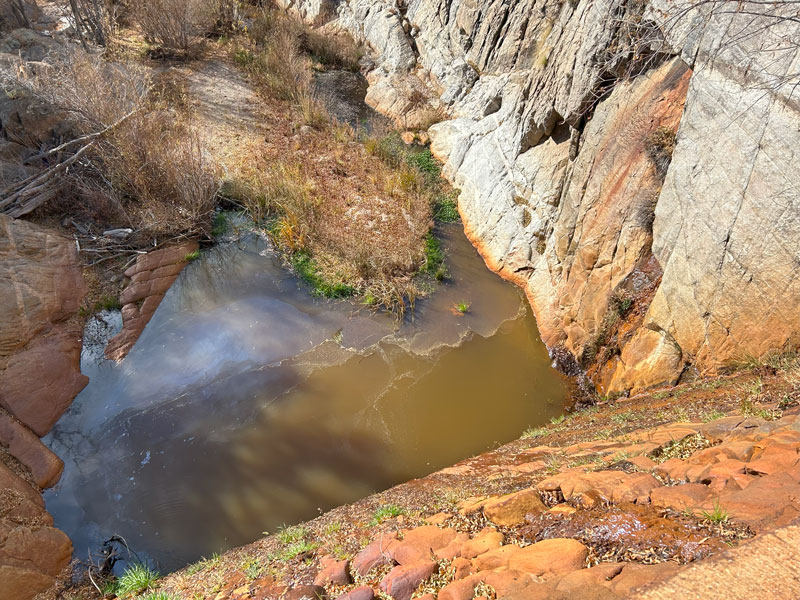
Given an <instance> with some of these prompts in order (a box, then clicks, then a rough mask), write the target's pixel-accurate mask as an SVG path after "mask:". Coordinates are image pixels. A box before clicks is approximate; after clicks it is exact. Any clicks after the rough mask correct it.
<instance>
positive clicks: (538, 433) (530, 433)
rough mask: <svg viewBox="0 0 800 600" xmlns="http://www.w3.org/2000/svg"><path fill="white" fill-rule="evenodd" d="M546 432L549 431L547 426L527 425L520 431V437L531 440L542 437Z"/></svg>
mask: <svg viewBox="0 0 800 600" xmlns="http://www.w3.org/2000/svg"><path fill="white" fill-rule="evenodd" d="M548 433H550V430H549V429H548V428H547V427H528V428H527V429H526V430H525V431H523V432H522V435H521V436H520V439H523V440H532V439H536V438H540V437H544V436H546V435H547V434H548Z"/></svg>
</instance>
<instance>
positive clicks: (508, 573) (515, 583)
mask: <svg viewBox="0 0 800 600" xmlns="http://www.w3.org/2000/svg"><path fill="white" fill-rule="evenodd" d="M483 581H485V582H486V584H487V585H490V586H491V587H492V588H494V590H495V591H496V592H497V597H498V598H503V597H506V596H509V595H511V594H519V593H522V592H524V591H527V590H531V589H532V588H539V587H541V584H540V583H539V578H538V577H535V576H532V575H531V574H530V573H527V572H524V571H519V570H514V569H506V570H503V571H491V572H489V573H486V574H485V575H484V577H483Z"/></svg>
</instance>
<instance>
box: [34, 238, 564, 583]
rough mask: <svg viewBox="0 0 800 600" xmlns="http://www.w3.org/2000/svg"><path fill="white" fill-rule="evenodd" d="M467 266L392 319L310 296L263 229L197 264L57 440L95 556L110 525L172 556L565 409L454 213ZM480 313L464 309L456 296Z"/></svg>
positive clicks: (63, 495) (175, 560)
mask: <svg viewBox="0 0 800 600" xmlns="http://www.w3.org/2000/svg"><path fill="white" fill-rule="evenodd" d="M445 245H446V247H447V248H448V253H449V254H448V257H449V259H448V264H449V269H450V272H451V274H452V276H453V277H452V280H451V281H450V282H448V283H447V284H446V285H443V286H440V288H439V289H438V290H437V292H436V293H435V294H434V295H433V296H432V297H431V298H429V299H427V300H424V301H420V302H418V303H417V307H416V310H415V312H414V316H413V319H407V321H406V322H405V323H404V324H403V325H402V327H400V329H399V330H398V331H394V327H393V323H392V319H391V317H389V316H388V315H385V314H373V313H371V312H370V311H368V310H366V309H363V308H360V307H357V306H355V305H353V304H351V303H348V302H328V301H322V300H314V299H312V298H310V296H309V295H308V293H307V292H306V291H305V290H304V289H302V288H301V287H300V286H299V284H298V283H297V281H296V280H295V279H294V278H293V277H291V276H290V275H289V274H287V272H286V271H285V270H284V269H282V268H281V266H280V264H279V263H278V261H277V260H276V259H275V258H274V257H273V256H272V255H271V254H270V253H269V251H268V249H267V248H265V246H264V244H263V242H261V241H257V240H256V239H255V238H253V239H251V240H250V241H249V242H247V243H243V244H242V245H241V247H237V246H235V245H229V246H225V247H217V248H216V249H214V250H213V251H210V252H208V253H206V254H204V256H203V258H202V259H200V260H198V261H195V262H194V263H192V264H191V265H190V266H189V267H187V269H185V270H184V272H183V274H182V275H181V277H180V278H179V280H178V282H177V283H176V284H175V285H174V286H173V288H172V289H171V290H170V291H169V293H168V294H167V296H166V298H165V299H164V302H163V303H162V305H161V306H160V307H159V309H158V311H157V313H156V315H155V316H154V318H153V320H152V321H151V322H150V324H149V325H148V327H147V329H146V330H145V332H144V333H143V335H142V336H141V338H140V340H139V342H138V343H137V344H136V346H135V347H134V349H133V351H132V352H131V353H130V355H129V356H128V357H127V358H126V359H125V360H124V361H123V362H122V363H120V364H119V365H111V364H108V363H105V364H101V365H97V364H92V363H89V364H86V365H85V366H84V371H85V372H86V374H87V375H89V376H90V378H91V382H90V384H89V386H88V387H87V388H86V389H85V390H84V391H83V393H81V395H80V396H79V397H78V398H77V399H76V401H75V403H74V404H73V406H72V408H71V409H70V410H69V412H68V413H67V414H66V415H65V416H64V417H63V418H62V419H61V421H60V422H59V423H58V425H57V426H56V427H55V428H54V430H53V432H52V433H51V435H50V436H48V438H47V440H46V441H47V442H48V444H49V445H50V446H51V447H52V448H53V449H54V450H55V451H56V453H58V454H59V456H61V457H62V458H63V459H64V461H65V463H66V467H65V472H64V477H63V479H62V482H61V483H60V484H59V485H58V486H57V487H56V489H55V490H52V491H50V492H48V493H47V495H46V497H47V502H48V508H50V510H51V511H52V513H53V514H54V516H55V518H56V524H57V525H58V526H59V527H61V528H63V529H64V530H65V531H66V532H67V533H68V534H69V535H70V536H71V537H72V539H73V541H74V542H75V545H76V552H77V553H78V554H79V555H83V554H85V552H86V549H87V546H94V545H96V543H97V542H98V541H100V540H102V539H105V538H107V537H109V536H110V535H112V534H114V533H118V534H121V535H123V536H125V537H126V538H128V539H129V541H130V543H131V544H132V546H133V547H134V548H136V549H137V550H142V551H144V552H145V553H147V554H149V555H151V556H153V557H154V558H156V559H157V560H158V561H160V562H161V564H162V566H163V567H164V568H170V569H171V568H175V567H178V566H181V565H182V564H184V563H185V562H187V561H190V560H194V559H196V558H197V557H198V556H200V555H202V554H205V555H209V554H210V553H212V552H214V551H218V550H222V549H225V548H228V547H231V546H234V545H238V544H242V543H246V542H248V541H251V540H253V539H255V538H256V537H258V536H259V534H260V533H261V531H264V530H268V529H274V528H275V527H277V526H279V525H280V524H282V523H292V522H296V521H298V520H302V519H307V518H310V517H313V516H315V515H316V514H317V512H318V509H323V510H324V509H328V508H331V507H333V506H337V505H339V504H342V503H345V502H349V501H353V500H355V499H357V498H359V497H363V496H365V495H367V494H369V493H371V492H373V491H377V490H380V489H384V488H386V487H389V486H391V485H393V484H395V483H397V482H399V481H403V480H406V479H408V478H411V477H414V476H419V475H423V474H425V473H428V472H430V471H432V470H435V469H436V468H439V467H443V466H446V465H448V464H451V463H453V462H454V461H457V460H459V459H460V458H464V457H466V456H469V455H472V454H474V453H476V452H479V451H481V450H484V449H486V448H488V447H491V446H493V445H495V444H496V443H500V442H503V441H507V440H509V439H512V438H514V437H516V436H517V435H519V433H520V432H521V431H522V430H524V429H525V427H527V426H528V425H532V424H538V423H542V422H544V421H545V420H546V419H547V418H549V417H550V416H552V415H554V414H557V413H558V412H560V410H561V401H562V399H563V397H564V391H563V387H562V381H561V379H560V377H559V376H558V375H557V374H555V373H554V372H553V371H552V370H551V369H550V367H549V360H548V358H547V354H546V351H545V349H544V347H543V345H542V344H541V342H540V341H539V338H538V334H537V332H536V327H535V323H534V321H533V318H532V316H531V315H530V314H529V312H528V311H527V310H526V309H525V308H524V305H523V302H522V300H521V296H520V294H519V293H518V291H517V290H516V289H514V288H513V287H512V286H510V285H509V284H506V283H504V282H502V281H501V280H500V279H499V278H497V277H496V276H494V275H493V274H491V273H490V272H489V271H488V270H487V269H486V268H485V266H484V265H483V263H482V261H481V260H480V258H479V257H478V256H477V253H476V252H475V250H474V249H473V248H472V247H471V246H470V245H469V244H468V242H467V241H466V239H465V238H464V236H463V234H462V233H461V232H460V231H459V230H458V229H457V228H456V227H455V226H452V227H449V228H447V230H446V236H445ZM462 301H464V302H469V303H470V304H471V309H470V313H469V314H467V315H465V316H456V315H455V314H453V311H452V310H451V309H452V307H453V305H454V304H456V303H457V302H462Z"/></svg>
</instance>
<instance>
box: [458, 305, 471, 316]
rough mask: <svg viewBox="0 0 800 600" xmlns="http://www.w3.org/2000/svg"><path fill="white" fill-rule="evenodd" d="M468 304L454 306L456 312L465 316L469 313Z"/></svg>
mask: <svg viewBox="0 0 800 600" xmlns="http://www.w3.org/2000/svg"><path fill="white" fill-rule="evenodd" d="M469 307H470V304H469V302H459V303H458V304H456V310H457V311H458V312H460V313H461V314H462V315H465V314H467V313H468V312H469Z"/></svg>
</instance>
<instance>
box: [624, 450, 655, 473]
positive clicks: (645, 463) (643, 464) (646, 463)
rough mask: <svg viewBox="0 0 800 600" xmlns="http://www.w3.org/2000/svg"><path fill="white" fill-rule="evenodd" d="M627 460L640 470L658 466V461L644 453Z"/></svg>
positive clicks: (648, 469)
mask: <svg viewBox="0 0 800 600" xmlns="http://www.w3.org/2000/svg"><path fill="white" fill-rule="evenodd" d="M627 460H628V462H629V463H631V464H632V465H633V466H635V467H636V468H637V469H639V470H640V471H650V470H652V469H654V468H655V466H656V462H655V461H654V460H653V459H652V458H650V457H648V456H644V455H643V454H640V455H639V456H632V457H631V458H629V459H627Z"/></svg>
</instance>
